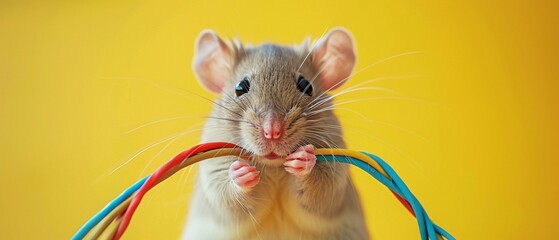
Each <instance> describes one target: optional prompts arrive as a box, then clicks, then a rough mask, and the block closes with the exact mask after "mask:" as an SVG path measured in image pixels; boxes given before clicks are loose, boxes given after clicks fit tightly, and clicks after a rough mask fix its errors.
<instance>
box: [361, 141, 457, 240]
mask: <svg viewBox="0 0 559 240" xmlns="http://www.w3.org/2000/svg"><path fill="white" fill-rule="evenodd" d="M362 153H363V154H365V155H367V156H369V157H371V158H372V159H374V160H375V161H376V162H378V163H379V164H380V166H381V167H382V168H383V169H384V171H386V173H387V174H388V176H390V177H391V178H392V180H393V181H394V182H395V183H396V185H398V186H399V187H400V189H401V190H403V192H407V193H409V195H410V196H411V199H406V200H408V202H410V203H413V204H414V205H416V206H417V207H418V208H419V209H420V210H421V212H422V215H424V220H425V222H426V223H427V227H428V229H427V230H428V232H429V236H430V237H431V236H432V238H433V239H437V236H436V234H435V231H437V232H438V233H439V234H441V235H442V236H444V237H445V238H447V239H449V240H455V238H454V237H453V236H452V235H450V234H449V233H448V232H446V231H445V230H444V229H442V228H441V227H439V226H437V225H435V224H434V223H433V222H432V221H431V219H429V217H428V216H427V212H426V211H425V209H423V206H421V204H420V203H419V200H417V198H416V197H415V196H414V195H413V194H412V193H411V191H410V190H409V189H408V187H407V186H406V184H405V183H404V181H402V179H401V178H400V176H398V174H396V171H394V169H392V167H390V165H388V164H387V163H386V162H384V160H382V159H381V158H380V157H378V156H376V155H374V154H370V153H366V152H362ZM410 200H411V201H410ZM414 211H415V208H414ZM416 215H417V213H416ZM441 230H442V231H441Z"/></svg>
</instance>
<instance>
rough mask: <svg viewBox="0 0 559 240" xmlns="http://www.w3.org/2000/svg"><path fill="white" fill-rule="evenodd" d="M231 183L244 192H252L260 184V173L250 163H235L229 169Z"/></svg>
mask: <svg viewBox="0 0 559 240" xmlns="http://www.w3.org/2000/svg"><path fill="white" fill-rule="evenodd" d="M229 177H230V178H231V181H233V183H234V184H235V185H236V186H237V187H239V188H240V189H242V190H244V191H250V190H251V189H252V188H254V186H256V184H258V182H260V172H258V171H257V170H256V168H255V167H254V166H250V165H249V164H248V163H245V162H241V161H235V162H233V164H231V166H230V167H229Z"/></svg>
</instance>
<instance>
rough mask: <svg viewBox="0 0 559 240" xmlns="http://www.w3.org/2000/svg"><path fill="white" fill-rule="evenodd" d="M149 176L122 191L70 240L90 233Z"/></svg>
mask: <svg viewBox="0 0 559 240" xmlns="http://www.w3.org/2000/svg"><path fill="white" fill-rule="evenodd" d="M148 177H149V176H147V177H145V178H143V179H141V180H140V181H138V182H136V183H134V185H132V186H130V187H129V188H128V189H126V190H124V192H122V193H121V194H120V195H119V196H118V197H117V198H115V199H114V200H112V201H111V202H110V203H109V204H107V205H106V206H105V207H104V208H103V209H101V211H99V212H98V213H97V214H95V215H94V216H93V217H92V218H91V219H89V220H88V221H87V222H86V223H85V224H84V225H83V226H82V227H81V228H80V229H79V230H78V232H76V234H74V236H72V238H71V239H72V240H81V239H83V238H84V237H85V235H87V233H89V231H91V229H92V228H93V227H95V226H96V225H97V224H99V222H100V221H101V220H103V218H105V217H107V215H108V214H109V213H111V212H112V211H113V210H114V209H115V208H116V207H118V205H120V204H121V203H122V202H124V201H126V199H128V198H129V197H130V196H132V194H134V193H135V192H136V191H138V189H140V187H142V185H144V182H145V181H146V180H147V179H148Z"/></svg>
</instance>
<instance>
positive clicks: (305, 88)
mask: <svg viewBox="0 0 559 240" xmlns="http://www.w3.org/2000/svg"><path fill="white" fill-rule="evenodd" d="M297 88H298V89H299V91H301V92H304V93H305V94H307V95H309V96H312V85H311V83H310V82H309V80H307V79H305V77H303V76H299V80H297Z"/></svg>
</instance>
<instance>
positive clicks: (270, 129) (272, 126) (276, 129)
mask: <svg viewBox="0 0 559 240" xmlns="http://www.w3.org/2000/svg"><path fill="white" fill-rule="evenodd" d="M283 132H284V130H283V122H282V121H281V120H279V119H277V118H275V117H267V118H266V119H264V122H263V124H262V135H263V136H264V138H265V139H268V140H278V139H280V138H281V136H282V135H283Z"/></svg>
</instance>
